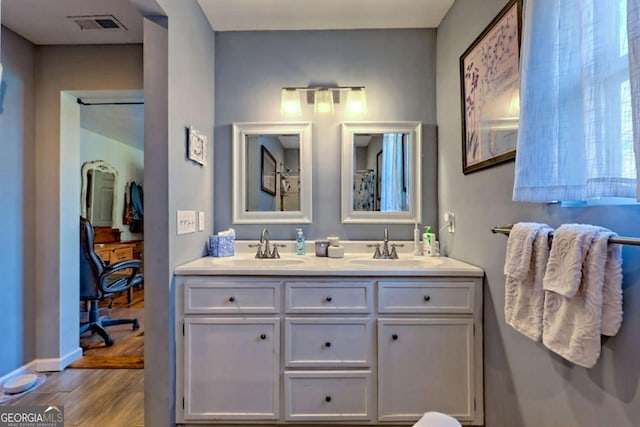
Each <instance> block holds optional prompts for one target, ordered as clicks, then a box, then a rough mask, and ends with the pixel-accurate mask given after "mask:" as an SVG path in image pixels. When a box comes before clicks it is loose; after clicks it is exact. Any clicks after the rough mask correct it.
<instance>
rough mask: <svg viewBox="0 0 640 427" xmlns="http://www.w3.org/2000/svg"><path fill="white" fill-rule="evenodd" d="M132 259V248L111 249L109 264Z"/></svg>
mask: <svg viewBox="0 0 640 427" xmlns="http://www.w3.org/2000/svg"><path fill="white" fill-rule="evenodd" d="M129 259H133V249H132V248H118V249H114V250H112V251H111V264H115V263H117V262H121V261H126V260H129Z"/></svg>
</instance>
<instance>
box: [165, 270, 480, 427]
mask: <svg viewBox="0 0 640 427" xmlns="http://www.w3.org/2000/svg"><path fill="white" fill-rule="evenodd" d="M474 268H475V267H474ZM265 273H266V272H265ZM323 273H324V274H315V275H314V274H304V275H300V276H296V275H293V274H287V273H286V272H284V271H283V272H280V273H278V274H273V275H271V276H266V275H265V276H249V275H246V276H244V275H242V273H241V272H240V271H239V272H238V274H237V275H233V274H227V275H224V276H223V275H213V274H211V275H196V274H193V273H191V274H182V275H178V276H177V288H176V289H177V290H176V293H177V295H178V305H177V307H178V312H177V316H176V338H177V342H176V360H177V374H176V377H177V378H176V379H177V387H176V401H177V408H176V419H177V422H178V424H191V425H198V424H207V425H217V426H225V427H227V426H230V425H237V424H243V423H246V424H253V425H256V424H258V425H260V426H270V425H271V426H275V425H289V426H296V427H298V426H305V425H306V426H314V427H319V426H334V425H350V426H373V425H379V426H382V425H390V426H393V425H405V426H406V425H411V424H412V423H414V422H415V421H416V420H418V419H419V418H420V417H421V416H422V415H423V414H424V412H427V411H440V412H445V413H448V414H450V415H453V416H455V417H456V418H457V419H458V420H460V421H461V422H462V423H464V424H465V425H482V424H483V422H484V415H483V396H482V387H483V386H482V375H483V374H482V277H481V274H482V273H481V270H479V269H475V270H473V273H468V274H461V275H460V276H455V275H452V274H447V275H441V276H437V275H434V274H429V275H424V276H418V275H415V274H414V275H413V276H411V275H406V276H399V275H395V276H394V275H389V276H384V275H376V276H373V275H357V276H355V275H353V274H352V275H351V276H349V275H343V276H339V275H332V274H330V273H329V272H327V271H326V270H324V271H323ZM183 328H184V329H183ZM183 330H184V334H183V333H182V331H183Z"/></svg>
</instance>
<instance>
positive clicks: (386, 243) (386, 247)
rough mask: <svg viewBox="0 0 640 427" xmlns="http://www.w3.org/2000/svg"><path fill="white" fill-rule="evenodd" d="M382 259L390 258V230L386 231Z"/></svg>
mask: <svg viewBox="0 0 640 427" xmlns="http://www.w3.org/2000/svg"><path fill="white" fill-rule="evenodd" d="M382 257H383V258H389V230H388V229H386V228H385V229H384V241H383V242H382Z"/></svg>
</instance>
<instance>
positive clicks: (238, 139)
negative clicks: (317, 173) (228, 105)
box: [232, 122, 313, 224]
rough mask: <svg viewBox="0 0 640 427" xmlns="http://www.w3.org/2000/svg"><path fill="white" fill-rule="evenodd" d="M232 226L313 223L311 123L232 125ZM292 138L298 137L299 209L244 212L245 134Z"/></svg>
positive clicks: (245, 199) (245, 202)
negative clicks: (288, 136)
mask: <svg viewBox="0 0 640 427" xmlns="http://www.w3.org/2000/svg"><path fill="white" fill-rule="evenodd" d="M232 126H233V223H234V224H310V223H311V221H312V185H311V177H312V176H313V172H312V161H311V149H312V147H311V123H310V122H238V123H233V125H232ZM257 134H261V135H292V134H296V135H298V136H299V138H300V210H299V211H284V212H283V211H274V212H263V211H247V210H246V207H247V192H246V184H245V177H246V170H247V164H246V163H247V156H246V144H245V139H246V136H247V135H257Z"/></svg>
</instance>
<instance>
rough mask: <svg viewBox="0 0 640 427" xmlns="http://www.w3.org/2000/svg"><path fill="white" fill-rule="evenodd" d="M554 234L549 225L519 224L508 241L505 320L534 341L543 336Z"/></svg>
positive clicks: (505, 267)
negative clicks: (547, 270)
mask: <svg viewBox="0 0 640 427" xmlns="http://www.w3.org/2000/svg"><path fill="white" fill-rule="evenodd" d="M551 231H552V229H551V227H549V226H548V225H546V224H537V223H518V224H515V225H514V226H513V228H512V229H511V233H509V240H508V241H507V253H506V257H505V264H504V273H505V275H506V280H505V298H504V317H505V320H506V322H507V324H509V325H511V326H512V327H513V328H514V329H515V330H517V331H519V332H520V333H522V334H524V335H526V336H527V337H529V338H531V339H532V340H534V341H540V339H541V337H542V314H543V308H544V291H543V289H542V279H543V277H544V273H545V268H546V265H547V260H548V258H549V233H550V232H551Z"/></svg>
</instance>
